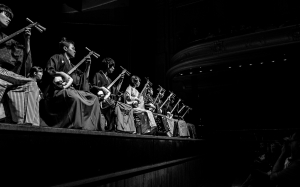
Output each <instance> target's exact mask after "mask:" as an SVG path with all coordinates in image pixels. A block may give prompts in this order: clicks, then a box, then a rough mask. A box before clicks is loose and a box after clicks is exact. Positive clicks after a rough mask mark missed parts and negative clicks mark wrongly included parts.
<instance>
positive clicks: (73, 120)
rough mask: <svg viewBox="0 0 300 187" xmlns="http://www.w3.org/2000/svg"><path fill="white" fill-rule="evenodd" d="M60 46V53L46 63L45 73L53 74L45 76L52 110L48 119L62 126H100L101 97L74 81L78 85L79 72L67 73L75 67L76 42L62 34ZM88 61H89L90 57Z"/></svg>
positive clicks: (46, 97) (46, 100) (51, 122)
mask: <svg viewBox="0 0 300 187" xmlns="http://www.w3.org/2000/svg"><path fill="white" fill-rule="evenodd" d="M59 50H60V52H59V54H55V55H53V56H52V57H51V58H50V59H49V61H48V63H47V66H46V72H45V74H46V75H47V76H48V78H50V79H46V80H48V82H47V84H48V87H47V89H46V90H45V91H44V94H45V103H46V110H47V111H48V113H49V115H48V118H47V119H45V120H47V121H46V123H47V124H48V125H49V124H51V126H53V127H60V128H75V129H85V130H99V129H100V105H99V100H98V97H97V96H96V95H94V94H92V93H90V92H87V91H82V90H77V89H75V88H74V87H73V86H72V83H73V81H74V83H75V84H76V85H78V81H79V79H78V78H76V72H75V75H68V74H67V72H69V71H70V70H71V69H72V68H73V65H72V63H71V59H72V58H74V57H75V54H76V51H75V44H74V42H73V41H71V40H67V39H66V38H62V40H61V41H60V42H59ZM87 61H88V62H87V63H88V64H89V63H90V60H87ZM71 76H72V77H75V79H73V78H72V77H71ZM49 80H50V81H49ZM52 81H53V82H52Z"/></svg>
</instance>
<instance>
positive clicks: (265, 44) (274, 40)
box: [167, 25, 300, 80]
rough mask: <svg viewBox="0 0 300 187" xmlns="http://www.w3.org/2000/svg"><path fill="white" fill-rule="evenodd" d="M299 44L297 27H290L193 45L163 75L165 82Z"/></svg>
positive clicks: (299, 28)
mask: <svg viewBox="0 0 300 187" xmlns="http://www.w3.org/2000/svg"><path fill="white" fill-rule="evenodd" d="M299 42H300V27H299V25H292V26H287V27H282V28H277V29H272V30H267V31H262V32H256V33H251V34H246V35H242V36H236V37H230V38H225V39H220V40H217V41H212V42H208V43H204V44H203V43H202V44H195V45H194V46H191V47H188V48H186V49H184V50H181V51H180V52H178V53H176V54H175V55H174V56H173V57H172V59H171V65H172V67H171V68H170V69H169V70H168V72H167V77H168V78H169V80H171V79H172V77H174V76H176V75H178V74H179V73H181V72H183V71H186V70H190V69H193V68H199V67H205V66H216V65H220V64H224V63H227V62H232V61H236V60H241V59H247V58H249V57H251V56H253V55H261V54H263V53H264V52H263V51H265V50H268V49H273V48H276V47H280V46H290V45H293V44H298V43H299Z"/></svg>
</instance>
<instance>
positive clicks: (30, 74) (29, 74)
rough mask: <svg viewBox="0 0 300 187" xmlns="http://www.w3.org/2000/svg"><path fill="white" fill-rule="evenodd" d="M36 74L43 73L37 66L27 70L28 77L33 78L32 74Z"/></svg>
mask: <svg viewBox="0 0 300 187" xmlns="http://www.w3.org/2000/svg"><path fill="white" fill-rule="evenodd" d="M38 72H43V69H42V68H41V67H39V66H33V67H32V68H30V70H29V73H28V77H33V76H34V73H38Z"/></svg>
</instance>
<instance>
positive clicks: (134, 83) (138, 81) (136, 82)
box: [130, 75, 141, 88]
mask: <svg viewBox="0 0 300 187" xmlns="http://www.w3.org/2000/svg"><path fill="white" fill-rule="evenodd" d="M130 81H131V86H133V87H136V88H137V87H139V86H140V84H141V79H140V78H139V77H138V76H136V75H132V76H131V79H130Z"/></svg>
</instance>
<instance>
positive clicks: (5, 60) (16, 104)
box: [0, 4, 40, 126]
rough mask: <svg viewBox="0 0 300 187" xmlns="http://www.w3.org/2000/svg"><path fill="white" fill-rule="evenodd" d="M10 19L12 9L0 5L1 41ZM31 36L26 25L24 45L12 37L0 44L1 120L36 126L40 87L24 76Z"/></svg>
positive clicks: (27, 69)
mask: <svg viewBox="0 0 300 187" xmlns="http://www.w3.org/2000/svg"><path fill="white" fill-rule="evenodd" d="M12 18H13V13H12V11H11V9H10V8H9V7H7V6H6V5H3V4H0V41H1V40H2V39H3V38H5V37H7V35H5V34H4V33H3V30H4V29H5V28H7V27H8V25H9V23H10V22H11V20H12ZM30 36H31V29H30V28H26V29H25V33H24V38H25V45H24V46H23V45H21V44H20V43H18V42H17V41H15V40H13V39H11V40H8V41H6V42H4V43H1V44H0V121H4V122H6V123H16V124H31V125H34V126H39V125H40V119H39V102H38V101H39V89H38V86H37V83H36V81H34V80H33V79H31V78H26V77H25V76H26V75H27V73H28V71H29V69H30V68H31V66H32V60H31V52H30Z"/></svg>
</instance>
